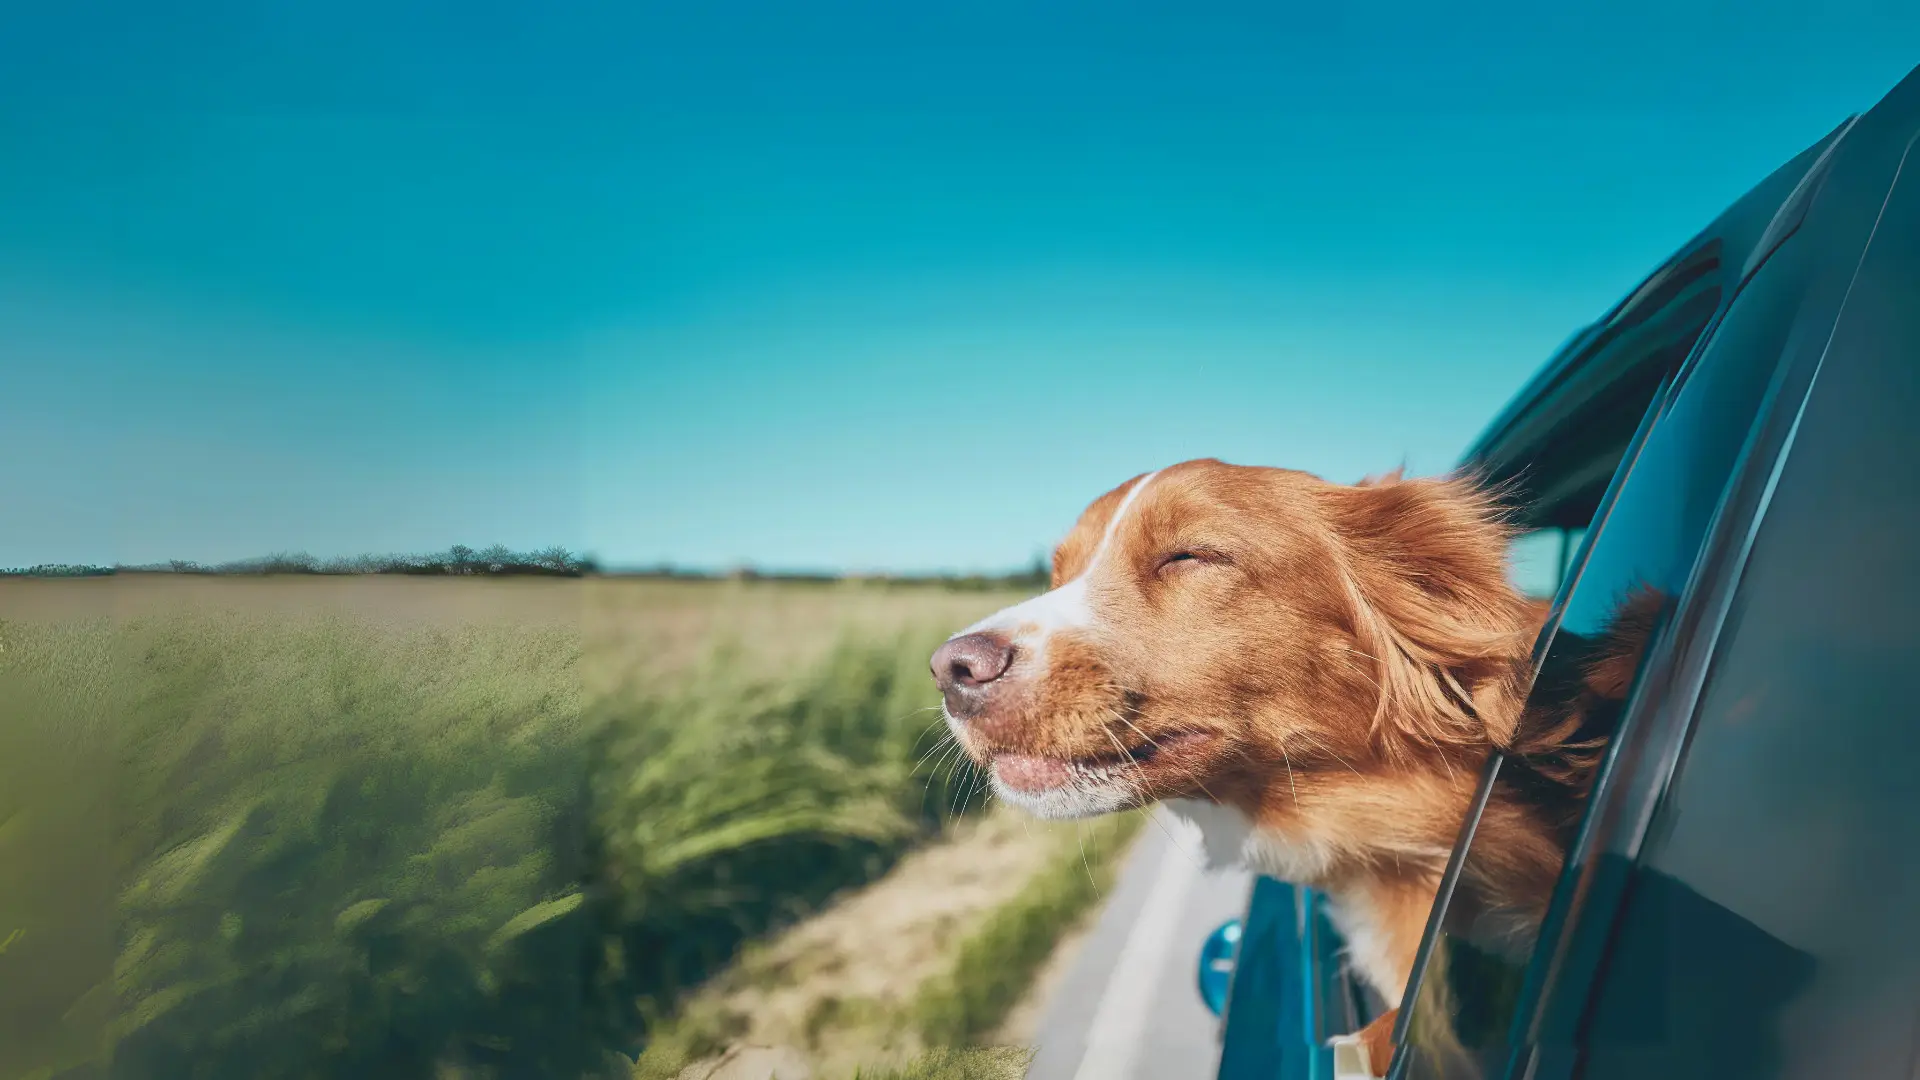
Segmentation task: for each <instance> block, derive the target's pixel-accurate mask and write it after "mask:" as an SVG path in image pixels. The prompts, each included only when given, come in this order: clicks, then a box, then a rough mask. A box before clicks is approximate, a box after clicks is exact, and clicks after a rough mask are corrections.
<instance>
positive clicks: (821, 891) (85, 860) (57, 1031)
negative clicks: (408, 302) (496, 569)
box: [0, 612, 969, 1078]
mask: <svg viewBox="0 0 1920 1080" xmlns="http://www.w3.org/2000/svg"><path fill="white" fill-rule="evenodd" d="M937 634H938V628H935V627H928V628H927V629H926V632H924V633H911V634H902V635H900V636H898V637H896V638H894V639H893V640H890V641H886V642H867V643H862V642H858V641H853V642H848V643H846V644H844V645H842V646H841V647H839V648H837V649H835V650H832V651H831V652H830V653H829V654H828V656H827V658H826V659H825V660H824V661H823V662H820V663H818V664H816V665H813V666H810V667H808V668H806V669H805V670H804V671H801V672H798V673H795V674H791V675H788V676H787V677H785V678H781V679H772V680H769V679H754V678H749V677H747V676H746V675H744V674H743V670H744V669H743V667H742V666H741V665H740V664H739V663H738V662H737V660H729V659H727V658H726V657H721V658H718V659H716V660H715V661H714V662H712V663H711V664H710V665H709V666H708V667H707V668H706V669H704V670H703V671H701V672H698V673H696V674H695V675H694V676H693V677H691V678H686V679H676V680H674V681H673V684H672V686H671V688H668V689H650V688H648V687H645V686H639V687H628V688H626V689H625V690H624V691H622V692H620V693H615V694H608V695H604V696H600V697H593V698H590V697H589V695H587V694H586V693H585V692H583V690H582V687H583V685H585V683H584V681H583V677H582V666H583V657H584V656H586V654H588V653H590V652H591V649H592V645H591V643H589V642H583V640H582V638H581V635H580V633H579V631H578V628H577V627H564V626H558V627H556V626H514V625H510V624H505V623H500V624H488V625H466V626H458V627H433V626H424V627H423V626H419V625H409V626H400V625H386V624H380V623H378V622H375V621H371V620H367V619H346V618H337V617H335V618H328V617H316V618H286V617H279V618H255V617H247V616H244V615H239V614H234V613H231V612H228V613H204V612H203V613H177V614H167V615H157V616H152V617H143V618H136V619H129V620H94V621H91V622H85V623H66V624H45V623H35V624H5V623H0V941H6V942H7V945H6V947H5V951H4V953H0V1077H15V1076H36V1077H52V1076H66V1077H81V1076H100V1077H106V1076H115V1077H118V1076H126V1077H176V1076H177V1077H222V1078H224V1077H259V1078H270V1077H290V1078H291V1077H301V1078H311V1077H335V1076H338V1077H395V1078H398V1077H420V1076H427V1075H433V1074H435V1073H436V1072H438V1073H440V1074H442V1075H447V1074H451V1075H466V1076H475V1077H479V1076H497V1077H517V1076H583V1077H584V1076H612V1075H624V1073H625V1071H627V1070H628V1069H630V1068H631V1062H630V1055H631V1054H632V1053H634V1052H635V1050H636V1049H637V1048H638V1046H639V1045H640V1044H641V1043H642V1042H643V1040H644V1037H645V1025H646V1022H647V1018H648V1017H649V1016H650V1015H658V1014H660V1013H661V1012H663V1011H664V1010H665V1009H666V1008H667V1007H668V1006H669V1004H670V1003H671V1002H672V1001H673V1000H674V999H675V997H676V996H677V995H678V994H679V993H680V992H681V991H682V990H684V989H685V988H686V987H688V986H690V985H692V984H693V983H695V982H697V981H698V980H699V979H701V978H703V977H704V976H705V975H707V974H708V973H710V972H711V971H713V970H714V969H715V968H716V967H717V966H718V965H720V964H722V963H724V962H725V961H726V960H727V959H728V958H729V957H731V955H732V954H733V953H734V952H735V951H736V950H737V949H738V947H739V945H740V944H741V942H743V941H744V940H746V939H747V938H749V937H751V936H753V935H756V934H759V933H762V932H764V931H765V930H767V929H768V928H770V927H772V926H775V925H777V924H779V923H781V922H783V921H786V920H790V919H793V918H797V917H799V916H801V915H803V914H805V913H807V912H808V911H810V910H812V909H813V908H815V907H817V906H818V905H819V904H820V903H821V902H823V901H824V900H825V899H826V898H827V897H828V896H830V895H831V894H832V893H833V892H835V891H836V890H838V889H841V888H845V887H847V886H849V885H852V884H857V883H860V882H863V881H866V880H868V879H870V878H872V877H874V876H876V875H877V874H879V873H881V872H883V871H884V870H885V869H886V867H887V866H888V865H889V864H890V863H891V862H892V861H893V860H894V859H895V858H897V857H898V855H899V854H900V853H902V852H903V851H904V850H905V849H906V848H907V847H909V846H910V845H911V844H913V843H914V842H915V841H917V840H918V839H920V838H922V837H924V836H926V835H928V834H930V833H932V832H935V831H937V830H938V829H939V828H940V827H941V824H942V823H943V821H944V820H945V819H946V818H947V817H948V816H949V815H950V814H951V813H954V812H956V811H960V810H963V809H964V808H965V807H966V806H967V805H968V803H969V799H968V797H967V796H968V792H967V789H966V787H965V784H964V780H955V781H946V780H942V781H940V782H938V783H936V784H935V786H934V788H933V790H932V791H931V793H930V792H929V791H928V774H929V770H928V769H926V768H925V767H924V766H921V767H916V762H917V761H918V760H919V758H920V755H921V754H922V752H923V751H924V750H925V749H927V747H928V746H929V745H930V743H928V742H927V741H926V738H925V731H926V728H927V723H928V721H929V720H930V719H931V718H932V715H933V714H931V713H929V712H927V711H926V706H928V705H930V704H931V701H932V696H931V691H930V689H929V687H928V686H927V680H926V678H925V674H924V657H925V655H926V654H927V651H928V650H929V649H930V648H931V644H932V641H933V640H935V639H936V638H937ZM622 1054H625V1055H628V1056H625V1057H623V1056H620V1055H622Z"/></svg>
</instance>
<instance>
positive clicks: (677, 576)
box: [0, 544, 1049, 592]
mask: <svg viewBox="0 0 1920 1080" xmlns="http://www.w3.org/2000/svg"><path fill="white" fill-rule="evenodd" d="M110 574H206V575H224V576H265V575H270V574H315V575H350V574H401V575H407V576H412V577H440V576H446V575H454V576H467V577H510V576H516V575H533V576H543V577H584V576H586V575H588V574H598V575H605V576H618V577H637V578H653V579H659V580H673V581H720V580H732V581H767V582H789V583H800V584H806V583H815V584H823V585H824V584H832V583H837V582H843V581H858V582H862V583H866V584H874V585H888V586H893V585H899V586H932V587H936V588H943V589H953V590H957V591H963V592H976V591H977V592H985V591H988V590H993V589H1022V588H1024V589H1042V588H1045V587H1046V585H1047V582H1048V579H1049V571H1048V568H1047V563H1046V561H1045V560H1044V559H1036V560H1035V561H1034V563H1033V565H1031V566H1029V567H1028V568H1026V569H1024V570H1019V571H1015V572H1013V573H1008V574H832V573H805V572H779V571H765V570H757V569H754V568H752V567H742V568H738V569H735V570H730V571H725V572H715V571H711V570H689V569H685V568H679V567H673V566H656V567H650V568H645V569H635V570H609V569H606V568H603V567H602V566H600V565H599V563H598V562H596V561H595V560H594V559H593V558H592V557H590V556H586V555H579V554H575V553H574V552H571V551H569V550H567V549H566V548H563V547H550V548H543V549H541V550H539V551H512V550H510V549H508V548H506V547H503V546H501V545H499V544H495V545H494V546H492V547H489V548H484V549H475V548H471V547H468V546H466V545H465V544H455V545H454V546H452V547H450V548H448V549H447V550H446V551H443V552H438V553H435V554H432V555H354V556H349V557H343V558H333V559H317V558H315V557H313V556H312V555H308V554H306V553H304V552H294V553H291V554H278V555H267V556H262V557H260V558H255V559H239V560H235V561H232V562H223V563H199V562H193V561H190V560H186V559H172V560H169V561H167V562H164V563H148V564H144V565H117V566H90V565H70V564H65V563H44V564H41V565H39V566H29V567H24V568H19V569H12V570H6V569H0V577H39V578H74V577H103V576H107V575H110Z"/></svg>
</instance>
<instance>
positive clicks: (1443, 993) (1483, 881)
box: [1395, 245, 1817, 1080]
mask: <svg viewBox="0 0 1920 1080" xmlns="http://www.w3.org/2000/svg"><path fill="white" fill-rule="evenodd" d="M1805 257H1806V253H1805V252H1804V251H1796V250H1795V249H1794V248H1793V246H1792V245H1787V246H1786V247H1785V248H1783V249H1782V252H1781V255H1780V256H1779V257H1777V258H1776V259H1774V260H1772V261H1770V262H1769V263H1768V264H1767V265H1766V266H1764V267H1762V268H1761V269H1760V271H1759V273H1758V274H1757V275H1756V277H1755V278H1754V279H1753V280H1752V281H1751V282H1750V283H1749V284H1748V286H1747V287H1746V288H1744V289H1742V290H1741V291H1740V293H1739V294H1738V295H1737V296H1736V297H1735V298H1734V300H1733V302H1732V304H1731V306H1730V307H1729V308H1728V311H1727V314H1726V315H1725V317H1724V319H1723V321H1722V322H1721V323H1720V325H1719V326H1718V328H1717V329H1716V330H1715V331H1714V332H1713V333H1712V334H1711V335H1706V336H1705V338H1704V342H1703V344H1702V345H1701V347H1700V348H1699V350H1698V351H1697V352H1695V353H1694V354H1693V356H1692V359H1691V360H1690V362H1689V363H1688V364H1686V365H1685V366H1684V367H1683V369H1682V370H1681V371H1680V372H1678V373H1676V380H1675V383H1674V385H1673V387H1672V389H1671V390H1670V391H1669V392H1668V393H1667V394H1666V395H1665V396H1664V398H1663V400H1662V401H1660V402H1659V403H1658V404H1656V406H1655V409H1654V411H1653V412H1652V413H1651V414H1650V415H1649V416H1648V417H1647V421H1646V426H1645V435H1644V443H1643V444H1642V445H1641V447H1640V448H1639V450H1638V452H1637V453H1636V454H1634V455H1633V457H1632V459H1631V460H1630V461H1628V462H1627V463H1626V464H1625V465H1623V467H1622V472H1621V474H1620V476H1618V477H1617V478H1616V481H1615V491H1614V493H1613V494H1612V495H1611V497H1610V502H1609V504H1607V505H1605V506H1603V508H1602V516H1601V517H1600V518H1598V519H1596V521H1595V523H1594V525H1593V534H1592V536H1591V538H1590V539H1589V541H1588V543H1587V546H1586V550H1585V553H1584V557H1583V558H1582V559H1581V560H1580V564H1579V566H1578V568H1577V571H1576V573H1577V578H1576V580H1575V582H1574V584H1573V585H1572V587H1571V589H1570V590H1569V591H1568V592H1567V593H1566V596H1565V600H1564V602H1563V605H1562V609H1561V611H1560V617H1559V621H1558V623H1557V624H1556V625H1555V626H1554V627H1553V628H1551V629H1550V631H1549V634H1550V636H1548V637H1547V638H1545V639H1544V640H1545V642H1546V648H1545V651H1544V652H1543V653H1542V654H1541V658H1540V667H1539V671H1538V674H1537V676H1536V680H1535V683H1534V687H1533V690H1532V693H1531V695H1530V697H1529V701H1528V705H1527V711H1526V718H1525V719H1523V721H1522V724H1523V728H1526V727H1532V728H1534V729H1545V728H1546V727H1549V726H1552V725H1557V724H1562V723H1564V724H1565V727H1564V728H1563V730H1564V731H1565V732H1566V734H1564V735H1563V737H1562V738H1561V739H1559V740H1557V741H1558V742H1559V743H1561V744H1565V745H1572V746H1580V745H1586V746H1590V747H1592V748H1593V749H1591V750H1588V751H1584V752H1569V753H1566V754H1548V755H1543V756H1542V757H1540V758H1539V759H1537V760H1528V759H1517V758H1513V757H1506V758H1502V759H1499V760H1498V761H1497V763H1496V764H1495V765H1494V766H1493V767H1492V770H1493V771H1494V772H1495V774H1496V775H1495V776H1494V779H1493V781H1492V785H1493V787H1492V793H1491V797H1490V798H1491V803H1492V805H1495V806H1502V807H1506V808H1508V811H1509V813H1510V814H1514V813H1518V814H1524V815H1527V816H1528V820H1529V821H1530V822H1531V823H1532V824H1533V825H1535V826H1537V827H1539V828H1541V829H1542V830H1543V831H1545V832H1546V834H1547V835H1549V836H1550V837H1552V838H1553V840H1554V842H1555V843H1557V844H1559V845H1560V846H1561V849H1562V850H1563V851H1565V850H1567V848H1568V847H1569V846H1571V845H1572V844H1573V843H1574V841H1575V838H1576V837H1577V836H1578V835H1579V834H1580V832H1581V829H1582V827H1583V822H1584V816H1585V803H1584V801H1583V800H1582V798H1581V795H1582V794H1583V791H1584V780H1580V779H1576V780H1573V781H1571V782H1569V781H1567V780H1565V779H1564V778H1565V777H1567V776H1574V777H1581V778H1585V777H1591V776H1592V775H1594V773H1595V771H1596V770H1595V765H1596V763H1598V772H1599V774H1600V775H1601V776H1602V777H1604V776H1605V774H1606V771H1607V768H1608V763H1609V761H1610V759H1608V758H1605V757H1604V756H1603V755H1605V754H1608V753H1611V752H1612V751H1613V750H1614V749H1616V748H1615V747H1614V745H1613V739H1612V737H1613V735H1614V734H1615V732H1616V731H1617V730H1618V728H1619V725H1620V723H1621V720H1622V718H1623V717H1624V716H1625V715H1627V714H1628V712H1629V711H1630V710H1631V709H1632V708H1633V705H1634V699H1635V695H1636V693H1637V691H1638V689H1639V681H1640V678H1639V677H1640V674H1641V671H1642V670H1643V667H1642V665H1643V662H1644V659H1645V658H1646V657H1647V656H1648V655H1649V654H1650V653H1652V652H1653V651H1655V650H1656V649H1657V647H1658V643H1659V640H1660V637H1661V634H1662V633H1663V630H1664V628H1665V627H1666V625H1667V623H1668V621H1669V619H1670V618H1671V616H1672V615H1673V613H1674V611H1675V609H1676V606H1677V604H1678V602H1679V600H1680V598H1681V597H1682V594H1683V593H1684V591H1685V589H1686V586H1687V583H1688V581H1689V578H1690V575H1691V574H1692V573H1693V571H1694V567H1695V564H1696V559H1697V557H1698V555H1699V553H1700V549H1701V545H1702V541H1703V539H1704V538H1705V537H1706V535H1707V533H1708V530H1709V527H1710V525H1711V524H1712V523H1713V521H1714V519H1715V515H1716V513H1717V512H1718V510H1719V509H1720V507H1721V505H1722V502H1723V499H1724V497H1725V494H1726V491H1727V487H1728V483H1729V480H1730V478H1731V477H1732V476H1733V475H1734V473H1735V470H1736V466H1737V464H1738V463H1739V462H1740V461H1741V460H1742V455H1743V452H1744V451H1745V449H1746V448H1747V446H1748V445H1749V442H1750V439H1751V437H1752V435H1753V431H1754V427H1755V423H1756V418H1757V417H1760V416H1762V415H1763V414H1764V413H1765V412H1766V407H1767V404H1768V402H1769V401H1770V400H1771V393H1772V392H1773V390H1774V389H1775V387H1776V384H1777V377H1778V376H1779V374H1780V373H1781V371H1782V368H1783V357H1784V356H1785V355H1786V353H1787V352H1788V351H1789V346H1790V345H1791V344H1792V343H1793V332H1794V330H1795V327H1796V324H1797V323H1798V322H1799V321H1800V317H1801V315H1802V309H1803V307H1804V306H1805V305H1806V304H1808V303H1810V302H1817V301H1809V300H1808V298H1807V297H1806V295H1805V277H1806V275H1805V273H1804V266H1803V263H1804V261H1805ZM1703 329H1704V328H1703ZM1514 807H1519V808H1521V809H1519V810H1513V808H1514ZM1491 820H1493V819H1492V818H1491V817H1489V818H1488V819H1486V820H1483V821H1482V822H1481V823H1480V828H1478V829H1477V830H1476V831H1473V832H1472V833H1471V834H1470V835H1469V836H1468V837H1467V838H1466V842H1465V845H1464V848H1463V850H1462V851H1461V852H1460V853H1459V855H1458V856H1457V861H1458V863H1459V875H1458V882H1459V884H1458V885H1457V886H1456V887H1455V888H1454V889H1453V891H1452V895H1451V896H1445V895H1443V897H1442V902H1441V904H1440V905H1439V907H1440V910H1441V912H1442V914H1441V919H1440V924H1439V927H1438V929H1437V932H1433V931H1430V934H1429V937H1430V942H1429V949H1428V950H1427V951H1426V953H1425V954H1424V955H1423V956H1422V958H1421V961H1420V966H1419V968H1418V969H1417V971H1416V976H1415V978H1416V982H1417V985H1416V987H1415V988H1414V990H1413V993H1412V995H1411V998H1410V1000H1411V1006H1410V1008H1409V1009H1408V1010H1407V1015H1405V1016H1403V1017H1402V1023H1401V1028H1400V1030H1401V1033H1402V1035H1403V1037H1404V1039H1405V1042H1404V1044H1403V1047H1404V1048H1403V1052H1402V1054H1401V1059H1402V1060H1401V1061H1399V1062H1397V1063H1396V1069H1395V1072H1396V1075H1399V1076H1403V1077H1406V1078H1408V1080H1413V1078H1428V1077H1448V1078H1454V1077H1491V1076H1499V1075H1501V1070H1502V1069H1503V1068H1504V1067H1505V1066H1506V1065H1507V1059H1508V1055H1509V1053H1510V1051H1511V1048H1512V1046H1513V1041H1512V1039H1511V1034H1512V1026H1513V1024H1514V1022H1515V1019H1516V1016H1517V1015H1518V1014H1519V1012H1520V1011H1521V1010H1522V1009H1523V1008H1524V1007H1525V1002H1527V1001H1528V1000H1530V999H1531V998H1532V997H1533V995H1534V994H1536V993H1537V991H1538V986H1537V982H1538V979H1539V978H1540V976H1541V971H1542V969H1543V968H1547V967H1552V966H1554V965H1556V964H1560V963H1565V962H1569V958H1567V957H1563V956H1557V955H1552V953H1553V949H1552V947H1551V945H1552V943H1553V942H1554V941H1555V933H1556V927H1555V925H1554V922H1553V916H1552V914H1551V912H1553V911H1558V910H1562V909H1564V906H1565V904H1564V900H1565V897H1564V896H1563V895H1561V894H1563V893H1564V892H1565V891H1566V889H1567V888H1568V887H1569V885H1568V880H1567V876H1566V875H1564V874H1563V875H1561V877H1560V878H1559V880H1558V883H1557V884H1553V883H1548V884H1550V885H1552V886H1553V887H1552V888H1551V889H1538V890H1535V891H1532V892H1529V893H1526V894H1525V895H1524V896H1523V897H1520V898H1516V897H1514V896H1512V895H1511V894H1509V893H1500V895H1499V896H1498V897H1497V900H1498V902H1499V903H1506V904H1513V903H1524V904H1526V905H1530V907H1529V908H1528V909H1527V910H1524V911H1519V910H1514V909H1511V908H1507V909H1500V908H1499V907H1498V904H1497V903H1496V898H1495V897H1494V896H1493V895H1492V894H1493V893H1495V892H1498V890H1493V889H1490V888H1488V887H1487V883H1488V882H1491V881H1495V880H1498V879H1499V877H1500V871H1499V869H1498V868H1497V866H1498V862H1499V860H1500V859H1501V858H1503V857H1504V855H1503V854H1502V847H1503V840H1502V838H1501V835H1500V833H1499V832H1498V829H1499V827H1500V826H1499V825H1498V824H1495V825H1491V826H1489V825H1488V821H1491ZM1508 820H1509V821H1511V820H1513V819H1512V818H1511V817H1509V819H1508ZM1543 918H1544V919H1545V925H1544V926H1543V925H1542V922H1541V920H1542V919H1543ZM1535 927H1538V928H1539V938H1538V940H1539V941H1540V942H1542V943H1543V948H1542V950H1541V951H1542V953H1543V954H1546V955H1542V956H1536V955H1535V952H1534V949H1533V944H1534V938H1533V936H1532V930H1533V928H1535ZM1593 960H1594V958H1584V959H1583V960H1582V961H1580V962H1592V961H1593ZM1530 965H1532V969H1531V971H1530ZM1530 979H1532V980H1533V984H1531V985H1530V983H1529V980H1530Z"/></svg>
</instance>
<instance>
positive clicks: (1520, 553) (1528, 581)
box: [1507, 527, 1587, 599]
mask: <svg viewBox="0 0 1920 1080" xmlns="http://www.w3.org/2000/svg"><path fill="white" fill-rule="evenodd" d="M1586 534H1587V530H1586V529H1584V528H1557V527H1553V528H1545V529H1533V530H1531V531H1529V532H1525V533H1521V534H1520V535H1519V536H1516V537H1514V539H1513V543H1512V544H1511V545H1509V547H1508V549H1507V575H1508V578H1509V579H1510V580H1511V581H1512V582H1513V585H1514V587H1515V588H1517V589H1519V590H1520V591H1521V592H1522V593H1523V594H1525V595H1527V596H1530V597H1534V598H1536V599H1549V598H1551V597H1553V596H1554V595H1555V594H1556V593H1558V592H1559V591H1560V582H1561V581H1562V580H1563V579H1565V577H1566V575H1567V570H1568V569H1569V568H1570V567H1571V565H1572V563H1573V554H1574V552H1575V551H1578V550H1579V548H1580V541H1581V540H1582V539H1584V538H1585V536H1586Z"/></svg>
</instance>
